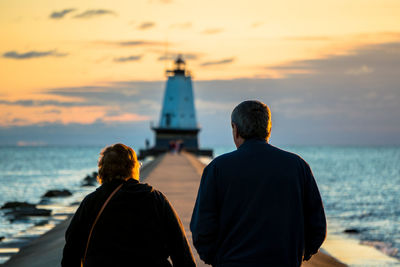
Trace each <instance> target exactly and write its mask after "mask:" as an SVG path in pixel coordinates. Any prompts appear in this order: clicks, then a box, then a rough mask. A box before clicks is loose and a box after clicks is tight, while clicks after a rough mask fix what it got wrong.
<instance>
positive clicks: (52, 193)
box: [42, 189, 72, 197]
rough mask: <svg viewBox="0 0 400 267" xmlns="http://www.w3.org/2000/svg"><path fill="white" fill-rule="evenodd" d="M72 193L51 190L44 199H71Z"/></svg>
mask: <svg viewBox="0 0 400 267" xmlns="http://www.w3.org/2000/svg"><path fill="white" fill-rule="evenodd" d="M69 196H72V193H71V192H70V191H68V190H66V189H64V190H49V191H47V192H46V194H44V195H43V196H42V197H69Z"/></svg>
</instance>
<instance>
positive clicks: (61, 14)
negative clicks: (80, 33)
mask: <svg viewBox="0 0 400 267" xmlns="http://www.w3.org/2000/svg"><path fill="white" fill-rule="evenodd" d="M75 10H76V9H75V8H68V9H63V10H61V11H54V12H53V13H51V14H50V18H51V19H62V18H64V16H65V15H67V14H68V13H71V12H74V11H75Z"/></svg>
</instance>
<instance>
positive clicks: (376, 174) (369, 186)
mask: <svg viewBox="0 0 400 267" xmlns="http://www.w3.org/2000/svg"><path fill="white" fill-rule="evenodd" d="M101 148H102V147H101V146H1V147H0V206H2V205H4V204H5V203H6V202H11V201H20V202H21V201H26V202H29V203H33V204H38V208H46V209H51V210H52V216H51V217H28V218H23V219H21V218H13V217H12V216H10V215H7V214H6V213H7V210H0V264H1V263H3V262H5V261H6V260H8V258H9V257H10V256H12V255H13V254H15V253H16V252H17V251H18V249H19V248H20V247H22V246H24V245H25V244H26V243H28V242H29V241H31V240H32V239H33V238H35V237H37V236H39V235H41V234H43V233H44V232H46V231H48V230H49V229H51V228H52V227H54V226H55V225H56V224H57V223H59V222H61V221H63V220H64V219H65V218H67V216H68V215H69V214H71V213H73V212H74V210H75V208H76V205H77V204H78V203H79V201H80V200H81V199H82V198H83V197H84V196H85V195H86V194H88V193H89V192H91V191H93V190H94V189H95V187H82V180H83V178H84V177H85V176H86V175H88V174H91V173H92V172H94V171H96V169H97V160H98V157H99V152H100V150H101ZM280 148H282V149H284V150H287V151H291V152H294V153H296V154H298V155H299V156H301V157H302V158H303V159H305V160H306V161H307V162H308V163H309V164H310V166H311V168H312V171H313V173H314V177H315V179H316V181H317V184H318V187H319V189H320V193H321V196H322V200H323V203H324V206H325V211H326V215H327V218H328V232H329V234H335V235H339V236H342V237H344V238H349V239H356V240H358V242H359V243H361V244H364V245H368V246H373V247H375V248H376V249H378V250H380V251H382V252H383V253H385V254H387V255H388V256H390V257H393V258H397V259H399V264H400V147H399V146H394V147H393V146H280ZM213 149H214V156H218V155H220V154H223V153H226V152H229V151H232V150H234V147H218V146H217V147H214V148H213ZM52 189H67V190H69V191H71V192H72V193H73V195H72V196H69V197H60V198H51V199H48V198H43V194H44V193H45V192H46V191H47V190H52ZM391 266H392V265H391Z"/></svg>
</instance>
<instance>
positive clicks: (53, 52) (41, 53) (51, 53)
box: [3, 50, 68, 59]
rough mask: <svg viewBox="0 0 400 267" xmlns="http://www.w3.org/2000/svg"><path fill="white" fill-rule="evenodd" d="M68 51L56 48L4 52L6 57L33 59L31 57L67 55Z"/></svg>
mask: <svg viewBox="0 0 400 267" xmlns="http://www.w3.org/2000/svg"><path fill="white" fill-rule="evenodd" d="M67 55H68V54H67V53H59V52H57V51H56V50H49V51H29V52H25V53H18V52H16V51H8V52H5V53H4V54H3V57H4V58H11V59H31V58H41V57H65V56H67Z"/></svg>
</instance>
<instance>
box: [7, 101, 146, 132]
mask: <svg viewBox="0 0 400 267" xmlns="http://www.w3.org/2000/svg"><path fill="white" fill-rule="evenodd" d="M110 111H114V110H112V109H111V108H110V107H103V106H73V107H59V106H44V107H41V106H16V105H4V104H0V113H1V114H2V117H1V118H0V126H3V127H10V126H26V125H35V124H46V123H62V124H71V123H80V124H91V123H94V122H96V121H104V122H134V121H143V120H147V119H149V117H147V116H142V115H138V114H134V113H123V114H120V115H107V114H108V113H109V112H110ZM114 112H115V111H114Z"/></svg>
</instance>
